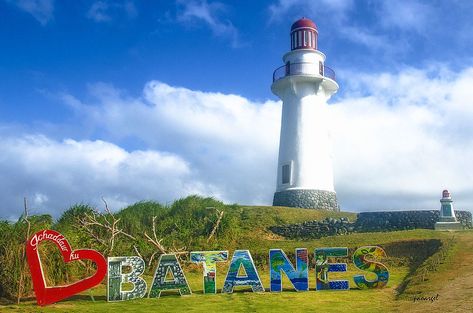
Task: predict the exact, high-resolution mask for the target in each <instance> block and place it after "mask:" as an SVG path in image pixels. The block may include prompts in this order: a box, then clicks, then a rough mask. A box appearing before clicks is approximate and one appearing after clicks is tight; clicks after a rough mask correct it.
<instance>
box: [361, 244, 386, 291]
mask: <svg viewBox="0 0 473 313" xmlns="http://www.w3.org/2000/svg"><path fill="white" fill-rule="evenodd" d="M368 255H369V256H372V257H374V259H379V258H382V257H386V252H384V250H383V249H382V248H380V247H377V246H366V247H360V248H358V249H357V250H356V251H355V253H353V264H355V266H356V267H357V268H359V269H360V270H363V271H367V272H372V273H374V274H376V276H377V278H376V279H375V280H367V279H366V278H365V275H355V276H353V280H354V281H355V284H356V285H357V286H358V288H360V289H373V288H383V287H384V286H386V284H387V283H388V280H389V271H388V268H387V267H386V266H385V265H384V264H382V263H380V262H376V261H371V260H368V259H367V258H366V257H367V256H368Z"/></svg>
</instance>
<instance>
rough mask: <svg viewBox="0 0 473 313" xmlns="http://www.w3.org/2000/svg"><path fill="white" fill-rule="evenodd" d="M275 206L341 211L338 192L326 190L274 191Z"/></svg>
mask: <svg viewBox="0 0 473 313" xmlns="http://www.w3.org/2000/svg"><path fill="white" fill-rule="evenodd" d="M273 205H274V206H288V207H293V208H305V209H324V210H332V211H337V212H338V211H340V207H339V206H338V202H337V194H336V193H335V192H332V191H326V190H315V189H314V190H312V189H290V190H284V191H278V192H276V193H274V199H273Z"/></svg>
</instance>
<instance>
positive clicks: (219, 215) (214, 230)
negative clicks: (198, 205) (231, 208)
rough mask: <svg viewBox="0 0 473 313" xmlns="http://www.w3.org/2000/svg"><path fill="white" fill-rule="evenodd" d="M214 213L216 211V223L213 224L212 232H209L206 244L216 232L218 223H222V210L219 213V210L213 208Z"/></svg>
mask: <svg viewBox="0 0 473 313" xmlns="http://www.w3.org/2000/svg"><path fill="white" fill-rule="evenodd" d="M215 211H217V212H216V213H217V221H216V222H215V224H214V227H213V229H212V231H211V232H210V235H209V237H208V238H207V243H208V242H209V241H210V239H212V237H213V236H214V235H215V233H216V232H217V229H218V226H219V225H220V222H221V221H222V218H223V214H224V211H223V210H222V211H220V210H219V209H217V208H215Z"/></svg>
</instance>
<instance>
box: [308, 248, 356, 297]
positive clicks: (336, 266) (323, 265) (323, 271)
mask: <svg viewBox="0 0 473 313" xmlns="http://www.w3.org/2000/svg"><path fill="white" fill-rule="evenodd" d="M346 256H348V248H338V247H337V248H319V249H315V275H316V282H317V283H316V286H317V290H348V289H349V285H348V280H329V278H328V273H329V272H346V271H347V264H346V263H329V262H328V258H329V257H346Z"/></svg>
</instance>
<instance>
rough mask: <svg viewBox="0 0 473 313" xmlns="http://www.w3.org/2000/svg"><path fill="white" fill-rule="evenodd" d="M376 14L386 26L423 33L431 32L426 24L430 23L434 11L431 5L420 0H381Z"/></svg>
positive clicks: (433, 16)
mask: <svg viewBox="0 0 473 313" xmlns="http://www.w3.org/2000/svg"><path fill="white" fill-rule="evenodd" d="M378 16H379V21H380V23H381V25H382V26H384V27H386V28H390V27H394V28H398V29H401V30H404V31H416V32H418V33H424V32H425V31H429V32H431V29H428V26H429V25H430V24H432V23H431V22H432V20H433V19H434V18H435V12H434V8H433V7H432V6H430V5H428V4H425V3H421V2H420V1H414V0H408V1H406V0H398V1H382V2H381V8H380V10H379V12H378ZM436 26H437V25H436ZM436 26H434V27H436Z"/></svg>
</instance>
